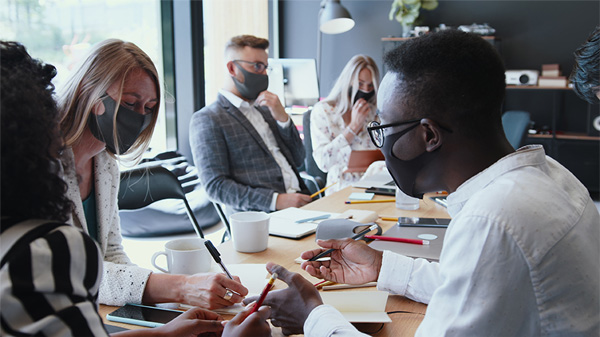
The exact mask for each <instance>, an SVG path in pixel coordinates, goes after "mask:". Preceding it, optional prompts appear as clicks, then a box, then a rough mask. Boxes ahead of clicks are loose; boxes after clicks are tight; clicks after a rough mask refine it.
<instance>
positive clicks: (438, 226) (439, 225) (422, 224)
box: [398, 222, 448, 228]
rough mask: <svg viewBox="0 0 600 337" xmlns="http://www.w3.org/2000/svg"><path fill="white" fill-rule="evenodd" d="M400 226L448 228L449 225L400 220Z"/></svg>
mask: <svg viewBox="0 0 600 337" xmlns="http://www.w3.org/2000/svg"><path fill="white" fill-rule="evenodd" d="M398 226H400V227H426V228H448V225H442V224H424V223H400V222H398Z"/></svg>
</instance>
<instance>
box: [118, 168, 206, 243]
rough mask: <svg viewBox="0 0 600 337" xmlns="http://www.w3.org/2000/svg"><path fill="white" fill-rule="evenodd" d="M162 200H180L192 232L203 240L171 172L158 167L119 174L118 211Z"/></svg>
mask: <svg viewBox="0 0 600 337" xmlns="http://www.w3.org/2000/svg"><path fill="white" fill-rule="evenodd" d="M163 199H180V200H182V201H183V203H184V205H185V209H186V212H187V215H188V217H189V218H190V221H191V222H192V225H193V228H194V230H195V231H196V233H197V234H198V236H200V237H201V238H204V233H202V228H201V227H200V225H199V224H198V221H197V220H196V216H195V215H194V212H193V211H192V209H191V207H190V204H189V202H188V200H187V198H186V196H185V192H184V191H183V188H182V187H181V184H180V183H179V180H178V179H177V177H176V176H175V175H174V174H173V173H172V172H171V171H169V170H168V169H166V168H164V167H162V166H160V165H158V166H151V167H140V168H135V169H133V170H130V171H125V172H123V173H121V183H120V186H119V198H118V204H119V209H121V210H123V209H125V210H129V209H138V208H142V207H145V206H148V205H150V204H151V203H153V202H155V201H158V200H163ZM165 226H168V224H165Z"/></svg>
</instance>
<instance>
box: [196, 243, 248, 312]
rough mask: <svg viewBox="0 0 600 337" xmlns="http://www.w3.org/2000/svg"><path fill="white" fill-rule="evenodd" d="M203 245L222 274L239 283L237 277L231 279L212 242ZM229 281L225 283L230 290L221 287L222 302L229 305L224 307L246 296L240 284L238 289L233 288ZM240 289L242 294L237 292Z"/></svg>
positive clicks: (244, 289)
mask: <svg viewBox="0 0 600 337" xmlns="http://www.w3.org/2000/svg"><path fill="white" fill-rule="evenodd" d="M204 245H205V246H206V249H207V250H208V252H209V253H210V255H211V256H212V257H213V259H214V260H215V262H216V263H217V264H218V265H219V266H220V267H221V269H222V270H223V272H224V273H225V274H226V275H227V278H228V279H229V280H231V281H234V282H237V283H239V282H240V279H239V278H237V277H236V278H235V279H234V278H233V276H232V275H231V273H230V272H229V270H228V269H227V267H225V264H224V263H223V260H221V253H219V251H218V250H217V248H216V247H215V246H214V245H213V244H212V242H211V241H210V240H206V241H204ZM229 280H227V283H230V286H231V288H230V287H228V286H223V287H224V290H223V292H224V295H222V296H223V300H224V301H226V302H225V303H227V302H229V304H226V305H231V304H232V303H238V302H240V301H241V300H242V299H243V298H244V296H246V294H248V289H246V288H245V287H243V286H242V285H241V284H239V286H238V287H236V288H233V284H231V281H229ZM221 282H225V280H223V281H221ZM236 286H237V285H236ZM240 287H241V288H242V289H243V291H242V292H240V291H239V290H238V288H240Z"/></svg>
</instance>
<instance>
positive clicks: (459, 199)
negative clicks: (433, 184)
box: [447, 145, 546, 217]
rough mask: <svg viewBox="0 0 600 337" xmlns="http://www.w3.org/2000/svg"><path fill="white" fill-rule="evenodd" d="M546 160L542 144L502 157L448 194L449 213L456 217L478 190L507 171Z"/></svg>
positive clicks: (522, 148)
mask: <svg viewBox="0 0 600 337" xmlns="http://www.w3.org/2000/svg"><path fill="white" fill-rule="evenodd" d="M545 161H546V153H545V152H544V148H543V147H542V146H541V145H527V146H523V147H521V148H520V149H518V150H517V151H516V152H513V153H511V154H509V155H506V156H504V157H502V158H501V159H500V160H498V161H497V162H495V163H494V164H493V165H492V166H490V167H488V168H486V169H485V170H483V171H481V172H479V173H478V174H476V175H474V176H473V177H471V178H469V179H468V180H467V181H465V182H464V183H462V184H461V185H460V186H459V187H458V188H457V189H456V191H454V193H451V194H450V195H448V199H447V200H448V213H449V214H450V216H451V217H454V216H455V215H456V214H457V213H458V212H460V211H461V209H462V207H463V206H464V205H465V203H466V202H467V201H468V200H469V198H470V197H471V196H473V195H474V194H475V193H476V192H478V191H480V190H481V189H483V188H485V187H486V186H487V185H489V184H490V183H491V182H493V181H494V180H495V179H496V178H498V177H500V176H501V175H503V174H505V173H506V172H509V171H512V170H514V169H517V168H520V167H524V166H537V165H541V164H543V163H544V162H545Z"/></svg>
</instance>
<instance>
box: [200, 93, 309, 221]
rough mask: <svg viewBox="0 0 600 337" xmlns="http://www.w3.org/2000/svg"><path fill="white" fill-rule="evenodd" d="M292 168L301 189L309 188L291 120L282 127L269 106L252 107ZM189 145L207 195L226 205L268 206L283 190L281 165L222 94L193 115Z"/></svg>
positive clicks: (244, 208) (241, 208) (261, 208)
mask: <svg viewBox="0 0 600 337" xmlns="http://www.w3.org/2000/svg"><path fill="white" fill-rule="evenodd" d="M256 109H257V111H258V112H260V113H261V114H262V116H263V118H264V120H265V121H266V122H267V124H268V125H269V129H270V130H271V132H273V135H274V136H275V140H276V141H277V145H278V146H279V149H280V150H281V152H282V153H283V155H284V156H285V158H286V159H287V160H288V162H289V163H290V166H292V168H293V169H294V172H295V173H296V176H297V177H298V181H299V183H300V188H301V189H302V192H303V193H308V189H307V188H306V185H305V184H304V182H303V180H302V178H300V175H299V173H298V170H297V169H296V168H297V167H299V166H300V165H302V162H303V161H304V155H305V154H304V146H303V145H302V140H301V139H300V135H299V134H298V130H296V126H295V125H294V123H293V122H292V123H291V125H290V126H289V127H286V128H282V127H280V126H279V125H278V124H277V122H276V121H275V119H274V118H273V116H272V115H271V112H270V111H269V110H268V109H267V108H263V107H261V108H256ZM190 145H191V148H192V154H193V156H194V164H195V165H196V167H197V168H198V175H199V176H200V180H201V181H202V184H203V186H204V187H205V189H206V192H207V193H208V195H209V197H210V198H211V199H212V200H214V201H217V202H219V203H222V204H225V205H227V206H228V208H229V209H228V211H231V210H233V211H248V210H255V211H256V210H258V211H265V212H270V211H271V209H270V205H271V201H272V199H273V192H277V193H285V192H286V190H285V184H284V182H283V175H282V173H281V169H280V167H279V165H278V164H277V162H276V161H275V158H274V157H273V155H272V154H271V152H270V151H269V149H268V148H267V146H266V144H265V143H264V141H263V140H262V138H261V136H260V135H259V134H258V132H257V131H256V129H255V128H254V127H253V126H252V125H251V124H250V122H249V121H248V119H247V118H246V117H245V116H244V115H243V114H242V112H241V111H240V110H238V109H237V108H236V107H235V106H233V105H232V104H231V103H230V102H229V101H228V100H227V99H226V98H225V97H224V96H222V95H220V94H219V96H218V98H217V101H216V102H214V103H213V104H211V105H209V106H206V107H204V108H202V109H201V110H200V111H197V112H196V113H194V115H193V116H192V120H191V124H190Z"/></svg>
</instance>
